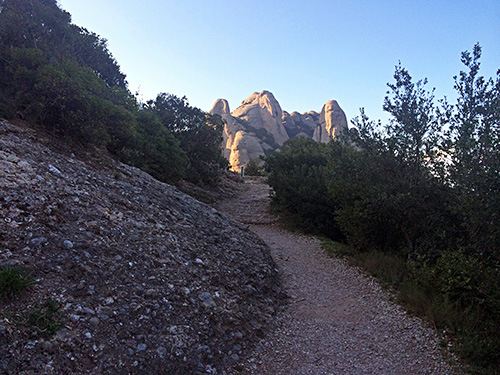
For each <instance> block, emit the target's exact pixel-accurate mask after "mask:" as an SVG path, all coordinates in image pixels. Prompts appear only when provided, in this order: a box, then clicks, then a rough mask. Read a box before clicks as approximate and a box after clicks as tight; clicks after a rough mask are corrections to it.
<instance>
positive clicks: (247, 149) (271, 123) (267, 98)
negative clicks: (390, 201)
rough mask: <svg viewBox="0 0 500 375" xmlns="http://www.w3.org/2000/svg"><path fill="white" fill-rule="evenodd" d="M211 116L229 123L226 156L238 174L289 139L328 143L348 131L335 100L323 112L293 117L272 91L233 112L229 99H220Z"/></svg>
mask: <svg viewBox="0 0 500 375" xmlns="http://www.w3.org/2000/svg"><path fill="white" fill-rule="evenodd" d="M210 113H211V114H217V115H220V116H221V117H222V118H223V119H224V120H225V122H226V126H225V128H224V141H223V150H224V156H225V157H226V158H227V159H228V160H229V163H230V165H231V168H232V169H233V170H235V171H240V170H241V167H243V166H245V165H246V164H247V163H248V162H249V161H250V160H253V159H259V158H260V156H264V155H268V154H269V153H271V152H273V151H274V150H277V149H279V148H280V147H281V146H282V145H283V143H284V142H285V141H287V140H288V139H291V138H296V137H307V138H312V139H314V140H315V141H317V142H323V143H327V142H329V141H330V140H332V139H335V138H336V137H337V136H338V134H339V133H340V132H341V131H343V130H345V129H347V119H346V116H345V113H344V111H343V110H342V109H341V108H340V106H339V104H338V103H337V101H335V100H330V101H328V102H327V103H326V104H325V105H324V106H323V109H322V111H321V113H317V112H315V111H309V112H306V113H303V114H300V113H298V112H292V113H291V114H290V113H288V112H286V111H283V110H282V109H281V106H280V105H279V103H278V101H277V100H276V98H275V97H274V95H273V94H272V93H271V92H269V91H262V92H261V93H257V92H254V93H253V94H252V95H250V96H249V97H248V98H247V99H245V100H244V101H243V102H241V105H240V106H239V107H238V108H236V109H235V110H234V111H233V112H232V113H231V112H230V109H229V103H228V102H227V100H225V99H218V100H216V101H215V103H214V105H213V107H212V109H211V110H210Z"/></svg>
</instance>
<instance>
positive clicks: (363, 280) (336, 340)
mask: <svg viewBox="0 0 500 375" xmlns="http://www.w3.org/2000/svg"><path fill="white" fill-rule="evenodd" d="M268 205H269V186H268V185H267V184H266V183H265V181H264V180H263V179H262V178H248V177H247V178H246V180H245V184H243V186H241V187H239V188H237V194H235V195H234V196H233V197H232V198H231V199H229V200H226V201H223V202H220V204H219V209H220V210H221V211H224V212H226V213H227V214H228V215H230V216H232V217H233V218H235V219H237V220H240V221H242V222H244V223H246V224H248V225H249V226H250V228H251V230H253V231H254V232H255V233H257V234H258V235H259V236H260V237H261V238H262V239H263V240H264V241H265V242H266V243H267V244H268V245H269V246H270V248H271V250H272V255H273V257H274V259H275V261H276V263H277V264H278V266H279V268H280V273H281V277H282V279H283V283H284V285H285V288H286V291H287V293H288V294H289V296H290V300H289V303H288V305H287V306H286V307H285V308H284V309H283V311H282V312H281V313H280V314H279V316H278V324H277V328H276V330H275V331H273V332H271V333H270V334H269V335H267V336H266V337H265V338H264V339H263V340H262V341H261V342H260V343H259V345H257V348H256V350H255V352H254V353H253V354H252V355H251V356H250V357H249V358H247V359H246V360H245V361H244V362H243V363H241V364H240V366H237V367H235V368H234V369H232V370H231V372H230V373H231V374H263V375H264V374H269V375H273V374H276V375H278V374H283V375H285V374H287V375H288V374H297V375H300V374H343V375H348V374H353V375H361V374H398V375H401V374H412V375H416V374H458V373H459V372H458V371H457V370H456V369H454V368H453V367H452V366H451V365H450V364H449V358H448V356H445V355H444V354H443V352H442V350H441V348H440V345H439V339H438V337H437V335H436V333H435V332H434V331H433V330H432V329H431V328H429V327H428V326H427V325H426V324H425V323H424V322H423V321H422V320H420V319H418V318H415V317H411V316H409V315H408V314H407V313H405V311H404V310H403V309H402V308H401V307H400V306H398V305H396V304H394V303H393V302H391V301H390V297H389V295H388V293H386V292H385V291H383V290H382V289H381V287H380V286H379V284H378V283H377V282H376V281H375V280H374V279H373V278H371V277H368V276H366V275H365V274H363V273H362V272H360V271H359V270H358V269H356V268H354V267H351V266H349V265H347V264H346V262H345V261H344V260H341V259H332V258H330V257H328V256H327V255H326V254H325V253H324V252H323V251H322V249H321V247H320V244H319V241H318V240H316V239H315V238H313V237H310V236H304V235H300V234H296V233H290V232H287V231H285V230H283V229H281V228H280V227H279V226H278V225H277V224H276V223H275V221H276V218H275V217H273V216H272V215H271V214H269V213H268Z"/></svg>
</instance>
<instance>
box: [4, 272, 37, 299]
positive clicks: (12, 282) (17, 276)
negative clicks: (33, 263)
mask: <svg viewBox="0 0 500 375" xmlns="http://www.w3.org/2000/svg"><path fill="white" fill-rule="evenodd" d="M31 283H32V279H31V277H30V276H29V275H28V273H27V272H26V271H25V270H24V269H23V268H22V267H19V266H4V267H1V268H0V299H10V298H13V297H15V296H17V295H18V294H19V293H21V292H22V291H23V290H25V289H27V288H28V287H29V286H30V285H31Z"/></svg>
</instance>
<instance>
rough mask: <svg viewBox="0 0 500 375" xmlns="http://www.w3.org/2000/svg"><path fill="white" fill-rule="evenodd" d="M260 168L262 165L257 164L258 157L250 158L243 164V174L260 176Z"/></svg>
mask: <svg viewBox="0 0 500 375" xmlns="http://www.w3.org/2000/svg"><path fill="white" fill-rule="evenodd" d="M262 169H263V168H262V166H261V165H259V159H252V160H250V161H249V162H248V163H247V165H246V166H245V175H246V176H262Z"/></svg>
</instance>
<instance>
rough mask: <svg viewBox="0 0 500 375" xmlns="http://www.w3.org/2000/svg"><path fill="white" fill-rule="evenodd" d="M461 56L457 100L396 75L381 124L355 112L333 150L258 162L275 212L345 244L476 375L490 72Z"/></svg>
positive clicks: (486, 339)
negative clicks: (443, 335) (446, 338)
mask: <svg viewBox="0 0 500 375" xmlns="http://www.w3.org/2000/svg"><path fill="white" fill-rule="evenodd" d="M480 56H481V48H480V46H479V45H476V46H475V47H474V50H473V52H472V53H471V52H464V53H463V54H462V62H463V64H464V65H465V70H464V71H462V72H460V73H459V75H458V76H456V77H455V89H456V91H457V95H458V99H457V102H456V103H455V104H453V105H452V104H450V103H447V101H446V99H444V100H442V101H439V104H436V102H435V100H434V95H433V90H432V91H428V90H427V89H426V83H427V82H426V80H423V81H418V82H414V81H413V79H412V77H411V76H410V74H409V73H408V71H407V70H406V69H404V68H403V67H402V66H401V64H400V65H398V66H396V70H395V74H394V79H395V81H394V83H390V84H388V87H389V91H388V95H387V97H386V98H385V102H384V109H385V110H386V111H387V112H388V113H389V114H390V115H391V120H390V122H389V124H387V125H386V126H384V127H382V126H381V124H380V123H375V122H373V121H370V120H369V119H368V117H367V116H366V114H365V113H364V111H363V110H361V116H360V117H359V118H356V119H355V120H354V122H355V125H356V128H357V130H354V131H351V132H349V134H345V135H344V141H343V142H330V143H329V144H326V145H325V144H318V143H316V142H313V141H311V140H307V139H295V140H292V141H289V142H288V143H285V145H284V146H283V149H282V150H281V152H280V153H275V154H274V155H272V156H270V157H268V158H267V159H266V164H265V168H266V169H267V171H268V173H269V183H270V185H271V186H272V188H273V189H274V195H273V202H274V206H275V208H277V209H279V210H281V211H284V212H287V213H288V214H289V218H290V219H291V220H292V221H293V222H295V224H297V225H299V226H300V227H302V228H304V229H307V230H311V231H314V232H316V233H320V234H322V235H323V236H326V237H328V238H330V239H333V240H336V241H341V242H346V243H347V244H348V245H350V248H346V247H345V246H330V247H334V248H336V249H342V250H341V251H339V252H341V253H343V254H347V255H349V256H354V258H355V261H356V262H357V263H358V264H361V265H363V266H364V267H366V268H367V269H369V270H370V271H372V272H373V273H375V274H376V275H378V276H380V277H382V278H383V279H384V281H386V282H388V283H389V284H390V285H391V286H396V287H398V288H399V298H400V299H401V300H402V301H403V302H404V303H405V304H407V306H408V307H409V308H410V310H412V311H414V312H415V313H418V314H420V315H423V316H425V317H427V318H428V319H429V320H430V321H432V322H433V323H434V324H435V325H436V327H437V328H439V329H441V330H446V332H447V333H448V334H450V335H451V337H452V338H453V340H454V341H453V342H452V343H450V344H451V345H453V346H454V347H455V348H456V350H457V352H458V353H459V354H460V355H461V356H462V357H463V358H465V359H467V360H468V361H469V362H470V363H471V364H473V365H474V366H477V368H476V371H479V370H478V369H481V371H485V372H486V373H488V372H490V373H498V369H499V368H500V338H499V336H498V329H499V327H500V210H499V207H500V71H499V73H498V76H497V77H496V79H493V78H490V79H487V78H484V77H482V76H480V75H479V67H480Z"/></svg>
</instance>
